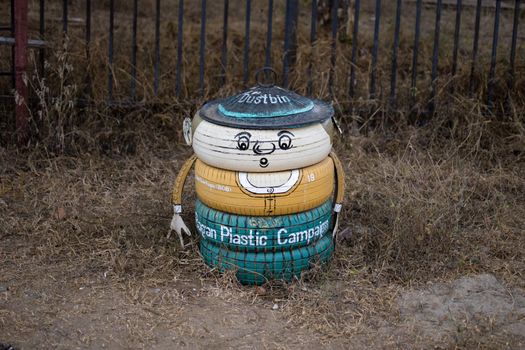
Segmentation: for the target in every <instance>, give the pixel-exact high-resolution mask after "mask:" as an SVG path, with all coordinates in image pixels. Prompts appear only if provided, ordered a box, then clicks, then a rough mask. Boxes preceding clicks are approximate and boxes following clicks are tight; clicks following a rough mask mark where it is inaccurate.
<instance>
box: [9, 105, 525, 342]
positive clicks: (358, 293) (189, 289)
mask: <svg viewBox="0 0 525 350" xmlns="http://www.w3.org/2000/svg"><path fill="white" fill-rule="evenodd" d="M468 114H469V113H468V112H465V113H464V114H463V115H465V116H467V115H468ZM455 115H461V114H455ZM477 118H478V116H476V118H475V119H474V120H478V121H479V119H477ZM96 120H97V123H102V122H101V120H102V121H103V122H104V123H107V125H98V126H93V125H91V124H90V125H84V126H83V127H79V128H77V129H75V128H74V131H72V132H69V133H68V135H77V136H75V138H74V139H71V140H69V141H67V145H66V146H67V147H66V148H65V150H64V151H62V153H53V152H56V151H55V150H56V146H57V145H56V142H55V141H56V140H55V141H53V140H52V139H43V141H42V143H41V144H35V146H34V149H33V150H32V151H17V150H15V149H8V148H2V149H0V160H1V164H2V167H1V168H0V261H1V264H0V343H3V344H5V345H7V344H11V345H13V346H14V347H15V348H17V349H19V348H21V349H32V348H58V349H70V348H104V347H105V348H159V349H168V348H170V349H171V348H212V349H226V348H231V347H236V348H270V349H275V348H289V349H301V348H304V349H311V348H320V347H327V348H335V349H338V348H341V349H343V348H344V349H347V348H356V349H357V348H386V347H398V348H431V347H437V348H509V349H517V348H523V347H525V339H524V334H525V332H524V331H523V330H524V325H525V319H524V317H525V293H524V287H525V283H524V279H523V271H524V270H525V259H524V256H523V251H524V250H523V247H524V244H525V237H524V235H523V227H524V226H525V225H524V224H525V222H524V220H525V202H524V198H525V196H524V194H525V181H524V180H523V179H524V174H525V171H524V170H525V167H524V163H523V159H524V158H523V149H524V147H523V145H524V140H525V137H523V135H524V134H523V128H522V127H520V125H522V124H520V122H519V120H515V121H507V122H504V123H503V122H496V121H490V120H488V119H487V120H486V122H483V123H481V122H472V121H470V122H468V123H465V122H464V121H461V118H460V117H458V120H456V122H457V123H458V124H457V125H458V127H457V129H446V130H449V131H450V130H452V131H450V133H449V134H448V136H447V137H443V136H442V135H440V131H438V130H440V129H439V125H438V126H436V125H429V126H427V127H425V128H411V127H403V128H401V129H398V130H397V131H396V132H395V133H392V132H389V131H381V132H379V133H376V132H374V131H371V130H370V131H368V132H366V133H358V132H356V130H355V129H353V127H352V126H351V125H347V126H346V127H347V131H346V134H345V135H346V136H345V137H344V138H342V139H339V140H337V142H336V145H335V147H336V149H337V151H338V153H339V155H340V157H341V158H342V160H343V162H344V164H345V167H346V171H347V181H348V193H347V201H346V203H345V211H344V212H343V215H342V221H343V224H342V230H341V234H340V236H339V239H338V246H337V249H336V254H335V257H334V259H333V261H332V262H331V264H330V266H328V267H326V268H314V269H313V271H312V272H311V273H309V274H308V275H307V276H303V278H302V279H300V280H298V281H295V282H292V283H288V284H283V283H271V284H268V285H265V286H263V287H262V288H255V287H245V286H240V285H238V284H237V282H236V281H235V279H234V277H233V275H231V274H226V275H220V274H219V273H217V272H216V271H213V270H211V269H210V268H208V267H206V266H205V265H204V264H203V263H202V261H201V259H200V257H199V253H198V249H197V242H198V239H197V237H195V236H194V237H192V239H191V242H192V245H191V246H190V248H189V249H188V250H182V249H180V247H179V245H178V240H177V239H176V238H174V237H172V238H170V239H167V238H166V235H167V232H168V231H167V229H168V226H169V221H170V216H171V207H170V203H169V194H170V187H171V184H172V182H173V180H174V178H175V176H176V173H177V170H178V168H179V167H180V165H181V164H182V161H183V160H184V159H185V157H187V156H188V155H189V154H190V152H191V150H189V149H188V148H187V147H184V146H182V140H181V136H180V135H179V134H178V131H177V130H178V125H179V123H180V120H178V119H177V118H174V119H170V118H166V114H163V113H154V114H152V115H144V116H141V115H136V114H135V115H129V116H128V117H124V118H121V119H118V120H112V119H111V118H110V117H107V119H104V118H98V119H96ZM86 123H92V121H86ZM112 123H115V124H114V125H113V124H112ZM462 123H463V124H462ZM83 128H90V129H89V130H91V131H90V132H88V130H87V129H83ZM502 130H505V132H504V133H502ZM50 135H51V136H53V134H50ZM78 135H80V136H82V135H84V136H82V137H85V138H82V137H80V136H78ZM85 135H89V136H90V137H91V138H92V139H91V141H89V140H88V139H87V136H85ZM152 135H154V137H152ZM502 135H503V136H502ZM51 136H50V137H51ZM82 140H83V141H82ZM81 141H82V142H81ZM88 141H89V142H88ZM190 184H191V181H190ZM192 187H193V186H191V185H189V186H187V191H186V194H185V195H186V204H187V205H186V207H185V209H186V211H185V212H186V214H185V215H186V219H187V221H188V222H191V216H192V215H191V212H192V203H193V200H194V192H193V190H192Z"/></svg>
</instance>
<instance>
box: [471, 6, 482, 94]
mask: <svg viewBox="0 0 525 350" xmlns="http://www.w3.org/2000/svg"><path fill="white" fill-rule="evenodd" d="M480 20H481V0H478V1H477V5H476V22H475V25H474V43H473V47H472V65H471V67H470V84H469V92H470V95H471V96H472V95H473V94H474V88H475V86H474V73H476V60H477V58H478V42H479V25H480Z"/></svg>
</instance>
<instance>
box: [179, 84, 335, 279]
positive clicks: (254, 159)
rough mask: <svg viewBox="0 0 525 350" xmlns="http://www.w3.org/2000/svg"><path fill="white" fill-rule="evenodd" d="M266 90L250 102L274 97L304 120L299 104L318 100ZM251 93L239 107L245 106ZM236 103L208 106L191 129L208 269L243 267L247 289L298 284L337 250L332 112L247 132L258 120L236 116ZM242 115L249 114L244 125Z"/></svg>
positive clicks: (256, 126) (239, 274)
mask: <svg viewBox="0 0 525 350" xmlns="http://www.w3.org/2000/svg"><path fill="white" fill-rule="evenodd" d="M257 89H258V91H257V93H254V92H253V89H251V90H249V92H248V95H249V94H252V95H249V96H266V97H261V98H260V101H263V100H264V101H266V100H268V101H272V100H271V98H274V99H275V100H276V101H277V99H279V101H281V100H282V101H285V102H286V101H292V102H294V103H295V105H293V106H292V107H293V108H296V109H297V110H298V111H302V112H301V113H305V112H304V111H305V110H306V108H307V107H302V105H300V103H303V105H305V106H308V105H309V104H311V105H312V106H313V105H314V102H316V101H314V102H312V101H313V100H310V99H306V98H303V97H300V96H298V95H296V94H294V93H292V92H290V91H289V90H284V89H281V88H277V87H271V88H261V87H259V88H257ZM246 94H247V93H246V92H245V93H243V94H241V95H238V96H236V97H234V98H233V101H234V102H235V101H237V102H235V103H240V102H239V101H246V100H247V99H248V98H247V97H246V96H247V95H246ZM272 94H273V95H272ZM283 96H285V97H283ZM243 99H244V100H243ZM301 99H302V100H301ZM303 100H305V101H306V102H303ZM254 101H256V100H254ZM297 101H298V102H297ZM232 103H233V102H231V101H228V100H226V101H218V102H215V101H214V102H212V103H211V106H210V103H208V104H207V105H205V106H204V107H203V108H202V109H201V110H200V111H199V112H198V113H197V115H196V116H195V117H194V119H193V121H192V126H191V132H188V134H189V138H190V142H191V143H192V145H193V149H194V151H195V154H196V156H197V160H196V163H195V188H196V193H197V202H196V205H195V223H196V228H197V231H198V233H199V234H200V236H201V240H200V252H201V254H202V257H203V259H204V261H205V262H206V264H207V265H209V266H211V267H214V268H217V269H219V270H221V271H225V270H235V271H236V276H237V279H238V280H239V281H240V282H241V283H243V284H263V283H265V282H267V281H269V280H275V279H279V280H287V281H289V280H291V279H293V278H294V277H300V276H301V273H302V272H303V271H306V270H308V269H310V268H311V267H312V266H314V265H318V264H322V263H326V262H327V261H328V260H329V259H330V258H331V256H332V254H333V251H334V242H333V235H332V233H333V227H334V223H333V216H334V215H333V213H334V211H333V210H334V204H335V203H334V198H333V196H334V189H335V186H336V185H335V176H336V174H335V170H334V168H335V166H334V160H333V159H332V158H331V157H330V152H331V137H332V124H331V120H330V117H331V114H330V113H325V115H324V117H322V118H320V117H319V116H317V119H315V120H308V119H305V120H304V123H297V122H295V124H290V123H288V122H286V120H287V119H282V120H280V121H279V122H278V123H275V125H274V124H272V123H271V122H269V120H270V119H265V120H262V121H261V123H259V124H257V123H255V124H253V125H244V124H243V123H245V122H246V123H254V122H253V120H247V118H248V117H249V113H248V112H246V111H244V110H243V111H241V112H242V113H241V112H239V111H236V110H234V108H237V107H238V106H237V105H234V104H232ZM317 103H318V104H319V103H321V102H320V101H317ZM232 106H233V107H232ZM322 106H323V108H324V107H326V106H325V105H322ZM230 107H231V108H230ZM241 107H243V106H241ZM262 107H264V106H262ZM289 108H291V107H289ZM326 108H328V107H326ZM329 108H331V107H329ZM219 112H220V113H219ZM321 112H322V111H321ZM321 112H319V111H318V113H321ZM235 113H238V115H240V116H241V117H239V118H237V119H236V117H235ZM251 113H252V116H253V118H254V119H257V117H258V116H261V115H263V114H261V113H262V112H260V108H259V110H257V111H255V112H254V111H253V110H251ZM264 113H266V114H264V116H268V115H270V114H269V112H268V111H264ZM279 113H281V114H285V115H291V114H293V113H289V111H288V112H286V111H285V112H282V111H280V112H279ZM286 113H288V114H286ZM332 114H333V111H332ZM217 116H219V117H217ZM247 116H248V117H247ZM264 116H263V117H264ZM263 117H261V118H260V119H259V120H261V119H262V118H263ZM227 118H229V119H227ZM225 121H226V122H225Z"/></svg>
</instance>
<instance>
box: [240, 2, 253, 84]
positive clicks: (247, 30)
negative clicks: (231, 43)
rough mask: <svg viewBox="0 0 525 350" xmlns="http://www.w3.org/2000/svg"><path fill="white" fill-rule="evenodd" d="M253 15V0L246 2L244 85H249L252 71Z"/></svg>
mask: <svg viewBox="0 0 525 350" xmlns="http://www.w3.org/2000/svg"><path fill="white" fill-rule="evenodd" d="M251 13H252V0H246V22H245V27H244V58H243V75H242V76H243V78H242V81H243V83H244V85H246V84H247V83H248V73H249V70H250V17H251Z"/></svg>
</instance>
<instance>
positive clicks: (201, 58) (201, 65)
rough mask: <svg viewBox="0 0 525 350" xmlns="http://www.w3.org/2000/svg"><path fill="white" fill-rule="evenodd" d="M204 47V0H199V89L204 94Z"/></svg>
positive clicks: (201, 94)
mask: <svg viewBox="0 0 525 350" xmlns="http://www.w3.org/2000/svg"><path fill="white" fill-rule="evenodd" d="M205 48H206V0H201V34H200V49H199V91H200V96H201V97H203V96H204V63H205V62H204V54H205V52H204V50H205Z"/></svg>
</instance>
